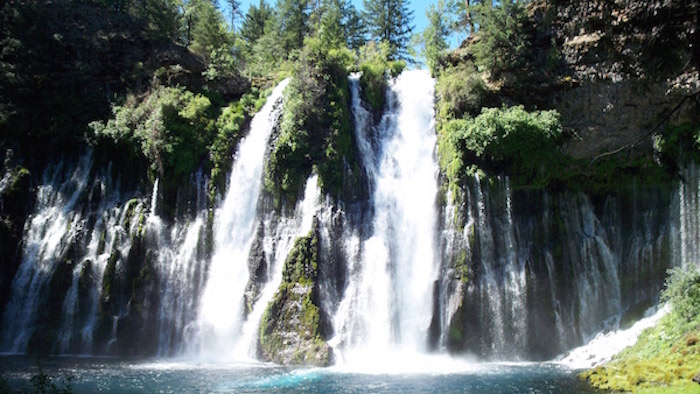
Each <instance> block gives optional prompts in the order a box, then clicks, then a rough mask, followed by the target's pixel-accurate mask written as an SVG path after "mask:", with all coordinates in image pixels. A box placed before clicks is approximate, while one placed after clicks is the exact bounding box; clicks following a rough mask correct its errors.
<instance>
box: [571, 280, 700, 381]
mask: <svg viewBox="0 0 700 394" xmlns="http://www.w3.org/2000/svg"><path fill="white" fill-rule="evenodd" d="M662 299H663V300H665V301H668V302H670V303H671V306H672V310H671V312H670V313H669V314H668V315H666V316H664V317H663V318H662V319H661V321H660V322H659V323H658V324H657V325H656V326H655V327H653V328H650V329H647V330H645V331H644V332H643V333H642V335H640V337H639V339H638V340H637V343H636V344H635V345H634V346H631V347H629V348H627V349H625V350H623V351H622V352H621V353H620V354H618V355H617V356H615V358H613V359H612V360H611V361H610V362H609V363H607V364H605V365H602V366H600V367H597V368H595V369H592V370H590V371H587V372H585V373H583V374H582V375H581V377H582V378H584V379H587V380H588V382H589V383H590V384H591V385H592V386H593V387H595V388H596V389H601V390H611V391H615V392H620V391H623V392H638V393H698V392H700V385H698V384H696V383H694V382H692V380H691V379H692V378H693V376H695V374H697V373H698V372H699V371H700V273H698V271H697V270H687V271H686V270H681V269H674V270H673V271H671V275H670V276H669V279H668V280H667V288H666V290H665V291H664V293H663V295H662Z"/></svg>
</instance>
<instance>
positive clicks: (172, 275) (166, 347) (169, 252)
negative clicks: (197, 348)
mask: <svg viewBox="0 0 700 394" xmlns="http://www.w3.org/2000/svg"><path fill="white" fill-rule="evenodd" d="M191 183H192V185H191V187H192V188H194V189H195V190H197V191H204V190H208V184H207V180H206V179H205V178H204V177H203V176H202V173H201V171H198V172H197V173H196V174H195V175H194V176H193V177H192V180H191ZM157 193H158V180H156V183H155V184H154V186H153V195H152V197H151V210H150V213H149V216H148V218H147V219H146V236H147V237H149V238H151V239H152V242H151V245H152V248H153V249H154V252H155V254H156V262H157V264H156V265H157V270H158V276H159V277H160V278H163V280H161V281H160V300H159V311H158V355H160V356H168V355H173V354H180V353H182V352H183V351H184V350H185V346H186V344H185V338H186V337H187V330H188V329H190V327H191V325H192V322H194V321H195V320H196V316H197V307H198V305H197V301H198V300H199V292H200V290H201V289H202V288H203V286H204V272H203V270H204V268H205V267H206V257H205V253H204V250H203V247H202V245H203V244H204V237H205V234H204V233H205V231H204V229H205V224H206V216H207V200H206V196H205V195H204V194H203V193H198V195H197V196H196V201H194V208H195V209H196V212H197V214H196V217H195V218H194V219H193V220H177V221H175V223H173V224H172V226H170V228H169V229H168V228H166V227H165V225H164V223H163V221H162V219H161V218H160V217H159V216H158V214H157V211H158V210H157V201H158V194H157ZM168 230H169V231H168Z"/></svg>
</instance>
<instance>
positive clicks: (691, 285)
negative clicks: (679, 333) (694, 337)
mask: <svg viewBox="0 0 700 394" xmlns="http://www.w3.org/2000/svg"><path fill="white" fill-rule="evenodd" d="M661 300H662V301H665V302H670V303H671V305H672V306H673V311H672V315H673V320H674V321H675V323H676V325H675V327H676V329H678V330H684V329H687V328H692V327H693V326H697V325H698V324H700V272H698V271H697V270H694V269H682V268H675V269H672V270H670V271H669V276H668V278H667V279H666V289H665V290H664V291H663V293H662V294H661ZM688 324H690V325H691V326H690V327H688Z"/></svg>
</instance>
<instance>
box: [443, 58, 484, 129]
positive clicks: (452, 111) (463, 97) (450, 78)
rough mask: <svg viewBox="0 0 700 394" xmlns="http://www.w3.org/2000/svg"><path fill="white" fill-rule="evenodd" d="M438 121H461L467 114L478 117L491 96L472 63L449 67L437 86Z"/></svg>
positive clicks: (444, 71) (444, 70)
mask: <svg viewBox="0 0 700 394" xmlns="http://www.w3.org/2000/svg"><path fill="white" fill-rule="evenodd" d="M435 91H436V94H437V97H438V104H437V107H438V108H437V110H438V114H437V116H438V119H459V118H462V117H463V116H464V115H465V114H467V115H471V116H476V115H478V114H479V112H480V111H481V107H482V106H483V104H484V101H486V100H487V97H488V95H489V91H488V88H487V87H486V83H485V82H484V80H483V78H481V75H479V73H478V72H477V70H476V67H475V66H474V64H473V63H472V62H462V63H459V64H457V65H455V66H448V67H447V68H445V69H443V70H442V71H441V72H440V73H439V76H438V79H437V83H436V85H435Z"/></svg>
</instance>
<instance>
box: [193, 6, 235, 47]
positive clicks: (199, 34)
mask: <svg viewBox="0 0 700 394" xmlns="http://www.w3.org/2000/svg"><path fill="white" fill-rule="evenodd" d="M184 11H185V12H184V16H183V19H184V26H183V29H184V30H185V32H184V36H185V37H184V41H185V44H186V45H188V46H189V47H190V49H191V50H192V51H193V52H195V53H197V54H199V55H200V56H202V57H204V58H205V59H207V61H208V60H210V55H211V54H212V51H215V50H217V49H221V48H230V47H231V46H232V44H233V37H232V36H231V34H230V33H229V31H228V29H227V27H226V22H225V21H224V17H223V15H222V14H221V12H220V11H219V10H218V9H217V8H216V6H215V5H214V4H212V3H211V2H210V1H208V0H189V1H188V2H187V3H186V5H185V7H184Z"/></svg>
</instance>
